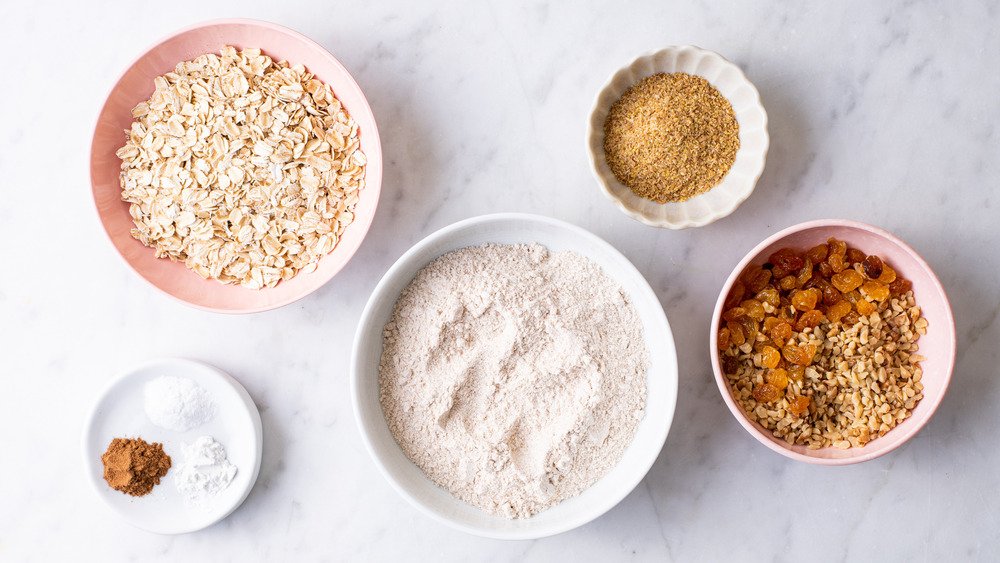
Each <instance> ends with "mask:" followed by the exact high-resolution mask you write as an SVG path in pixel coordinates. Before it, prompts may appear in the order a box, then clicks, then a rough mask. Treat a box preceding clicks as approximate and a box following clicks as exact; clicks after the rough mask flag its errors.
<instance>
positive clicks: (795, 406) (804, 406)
mask: <svg viewBox="0 0 1000 563" xmlns="http://www.w3.org/2000/svg"><path fill="white" fill-rule="evenodd" d="M810 403H812V399H810V398H809V397H806V396H804V395H799V396H798V397H795V398H794V399H792V400H791V401H788V412H790V413H792V415H793V416H802V415H803V414H805V413H807V412H808V411H809V404H810Z"/></svg>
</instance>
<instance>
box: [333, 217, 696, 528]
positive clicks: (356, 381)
mask: <svg viewBox="0 0 1000 563" xmlns="http://www.w3.org/2000/svg"><path fill="white" fill-rule="evenodd" d="M510 220H527V221H533V222H537V223H543V224H547V225H551V226H556V227H559V228H561V229H565V230H567V231H570V232H571V233H573V234H574V235H575V236H580V237H583V238H585V239H587V240H588V241H589V242H590V243H591V244H592V245H594V246H599V247H602V248H604V249H605V250H606V251H608V252H609V253H611V254H612V255H615V256H617V257H619V258H621V259H622V260H623V266H624V269H625V275H627V276H634V277H636V279H638V280H641V281H642V284H640V292H641V293H642V294H645V297H646V298H647V299H652V300H653V301H654V302H655V303H657V304H658V305H659V307H658V309H657V311H658V314H655V317H656V321H657V323H658V324H660V325H661V328H662V329H663V330H664V331H665V334H666V335H667V337H668V342H669V343H670V345H671V351H672V353H670V354H669V365H668V366H666V367H667V369H668V370H672V373H674V374H675V377H674V380H673V382H668V390H669V391H671V392H670V393H668V394H667V396H666V397H665V404H664V408H665V410H666V413H667V416H665V417H664V420H663V421H662V422H660V424H661V425H662V427H661V428H659V429H657V434H656V436H655V440H654V441H652V442H651V444H650V446H649V448H650V451H651V453H652V449H653V447H654V444H655V450H656V451H655V453H652V455H650V456H649V460H648V462H646V463H643V464H639V465H635V467H636V468H637V471H636V472H635V474H634V477H633V478H631V479H628V480H627V481H626V484H627V485H628V486H627V488H624V489H623V492H622V493H621V494H620V495H611V496H608V497H606V500H605V501H604V502H601V503H600V504H599V505H598V507H597V508H596V509H595V510H593V511H592V512H581V513H580V514H579V515H578V516H575V517H573V518H570V519H567V520H566V521H564V522H562V523H560V524H558V525H550V526H549V527H547V528H540V529H532V528H526V529H521V530H516V531H511V532H503V531H497V530H489V529H483V528H479V527H475V526H469V525H465V524H462V523H459V522H457V521H455V520H453V519H450V518H448V517H446V516H445V515H443V514H440V513H438V512H437V511H435V510H433V509H431V508H430V507H429V506H427V505H425V504H424V503H423V502H421V501H420V500H418V499H417V498H416V497H415V496H413V495H412V494H410V492H409V491H408V490H407V489H406V487H404V486H403V485H402V484H401V483H400V482H399V481H398V480H396V479H395V478H394V477H393V475H392V474H391V473H390V471H389V469H388V468H387V467H386V464H385V463H384V462H383V459H382V456H381V454H379V453H378V452H377V451H376V449H375V446H374V445H373V440H372V433H371V431H370V430H369V428H368V427H367V426H365V424H364V423H363V418H362V416H361V409H362V406H361V400H360V392H359V390H360V387H361V385H362V382H361V378H362V375H361V374H360V373H359V368H358V362H359V357H360V356H361V355H362V345H361V343H362V340H363V337H364V334H365V333H366V332H369V331H370V330H371V326H370V325H371V324H372V322H374V321H373V318H372V317H373V315H374V309H375V307H376V305H375V304H376V301H377V300H379V299H378V298H379V297H383V294H384V292H385V288H386V286H387V285H389V283H390V282H391V281H392V280H393V279H394V278H397V277H398V276H399V275H400V273H401V271H403V270H404V269H405V268H407V267H408V262H410V261H411V260H412V259H413V257H414V256H415V255H417V254H419V253H421V252H423V251H424V249H425V248H427V247H428V246H431V245H433V244H435V243H437V242H438V241H439V240H440V239H442V238H444V237H447V236H448V235H450V234H451V233H453V232H455V231H460V230H463V229H467V228H469V227H473V226H479V225H483V224H486V223H490V222H504V221H510ZM426 265H427V264H426V263H425V264H423V265H421V266H420V267H421V268H422V267H424V266H426ZM647 377H648V375H647ZM679 381H680V373H679V371H678V363H677V349H676V344H675V342H674V339H673V332H672V330H671V328H670V322H669V320H668V319H667V315H666V311H664V309H663V306H662V305H660V300H659V298H658V297H657V295H656V292H654V291H653V288H652V287H651V286H650V285H649V281H648V280H646V277H645V276H643V275H642V272H640V271H639V270H638V269H637V268H636V267H635V265H634V264H632V262H631V260H629V259H628V258H627V257H626V256H625V255H624V254H622V253H621V252H620V251H619V250H618V249H617V248H615V247H614V246H613V245H612V244H611V243H609V242H607V241H605V240H604V239H602V238H601V237H599V236H597V235H596V234H594V233H592V232H590V231H588V230H587V229H584V228H583V227H579V226H577V225H574V224H572V223H569V222H567V221H562V220H560V219H555V218H552V217H547V216H544V215H536V214H531V213H491V214H486V215H478V216H474V217H469V218H467V219H463V220H460V221H457V222H455V223H451V224H450V225H447V226H445V227H442V228H440V229H438V230H436V231H434V232H433V233H431V234H429V235H427V236H426V237H424V238H423V239H421V240H420V241H419V242H417V243H416V244H414V245H413V246H411V247H410V248H409V249H408V250H407V251H406V252H404V253H403V254H402V255H401V256H400V257H399V258H398V259H396V261H395V262H393V264H392V266H390V267H389V269H388V270H387V271H386V273H385V274H383V276H382V278H381V279H380V280H379V282H378V284H377V285H376V286H375V289H373V290H372V292H371V295H370V296H369V298H368V302H367V303H366V304H365V308H364V310H363V311H362V313H361V317H360V319H359V321H358V325H357V329H356V330H355V334H354V342H353V344H352V346H351V364H350V384H351V389H350V393H351V405H352V408H353V411H354V420H355V423H356V424H357V426H358V429H359V430H360V434H361V441H362V442H363V443H364V445H365V449H366V450H367V451H368V455H369V457H370V458H371V460H372V461H373V462H374V464H375V466H376V467H377V468H378V470H379V473H381V474H382V476H383V477H384V478H385V480H386V481H388V482H389V484H390V485H391V486H392V488H393V489H395V491H396V492H397V493H398V494H399V495H400V496H401V497H403V498H404V499H406V501H407V502H408V503H409V504H410V505H411V506H413V507H415V508H416V509H417V510H418V511H419V512H421V513H423V514H425V515H427V516H429V517H431V518H432V519H433V520H436V521H437V522H440V523H442V524H444V525H446V526H449V527H451V528H453V529H455V530H459V531H461V532H465V533H467V534H471V535H474V536H480V537H485V538H492V539H500V540H527V539H539V538H544V537H549V536H554V535H556V534H561V533H564V532H568V531H570V530H573V529H575V528H578V527H580V526H583V525H585V524H587V523H589V522H592V521H594V520H596V519H597V518H600V517H601V516H602V515H604V514H605V513H607V512H608V511H609V510H611V509H612V508H614V507H615V506H617V505H618V504H620V503H621V501H622V500H624V499H625V497H627V496H628V495H629V494H631V493H632V492H633V491H634V490H635V488H636V487H638V486H639V484H640V483H641V482H642V480H643V479H645V478H646V476H647V475H648V474H649V470H650V469H652V467H653V464H654V463H655V462H656V460H657V459H658V458H659V457H660V454H661V453H662V451H663V447H664V445H665V443H666V439H667V435H668V434H669V432H670V428H671V427H672V425H673V419H674V415H675V414H676V407H677V395H678V385H679ZM647 404H648V391H647ZM380 410H381V409H380ZM383 420H384V415H383ZM393 445H394V446H395V447H397V448H398V447H399V446H398V444H396V443H395V442H393ZM629 447H631V444H630V446H629ZM407 462H408V463H412V462H411V461H409V459H407ZM615 467H617V464H616V466H615ZM640 469H641V471H639V470H640ZM602 478H603V477H602ZM435 486H436V485H435ZM586 490H587V489H585V490H584V492H586ZM581 494H583V493H581ZM578 496H579V495H578ZM572 498H576V497H572ZM455 501H456V502H463V501H461V500H459V499H455ZM521 521H522V522H530V521H531V519H530V518H527V519H523V520H521Z"/></svg>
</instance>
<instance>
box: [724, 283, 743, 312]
mask: <svg viewBox="0 0 1000 563" xmlns="http://www.w3.org/2000/svg"><path fill="white" fill-rule="evenodd" d="M746 294H747V288H746V286H745V285H743V282H742V281H740V280H736V283H734V284H733V288H732V289H730V290H729V295H727V296H726V301H725V303H723V304H722V306H723V308H725V309H730V308H732V307H735V306H737V305H739V304H740V301H743V296H744V295H746Z"/></svg>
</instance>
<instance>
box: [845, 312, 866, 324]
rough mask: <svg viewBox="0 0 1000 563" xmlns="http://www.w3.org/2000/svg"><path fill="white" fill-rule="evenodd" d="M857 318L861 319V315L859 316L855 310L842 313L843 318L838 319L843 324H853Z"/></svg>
mask: <svg viewBox="0 0 1000 563" xmlns="http://www.w3.org/2000/svg"><path fill="white" fill-rule="evenodd" d="M859 320H861V317H859V316H858V314H857V313H856V312H854V311H849V312H848V313H847V314H846V315H844V318H842V319H840V322H841V323H843V324H844V325H845V326H854V325H856V324H858V321H859Z"/></svg>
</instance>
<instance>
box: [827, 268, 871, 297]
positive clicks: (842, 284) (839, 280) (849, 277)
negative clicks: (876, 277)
mask: <svg viewBox="0 0 1000 563" xmlns="http://www.w3.org/2000/svg"><path fill="white" fill-rule="evenodd" d="M864 281H865V278H863V277H862V276H861V274H859V273H857V272H855V271H854V270H844V271H842V272H840V273H837V274H834V275H833V277H832V278H830V283H832V284H833V287H835V288H837V290H838V291H842V292H844V293H847V292H848V291H854V290H855V289H857V288H859V287H861V284H862V283H864Z"/></svg>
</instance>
